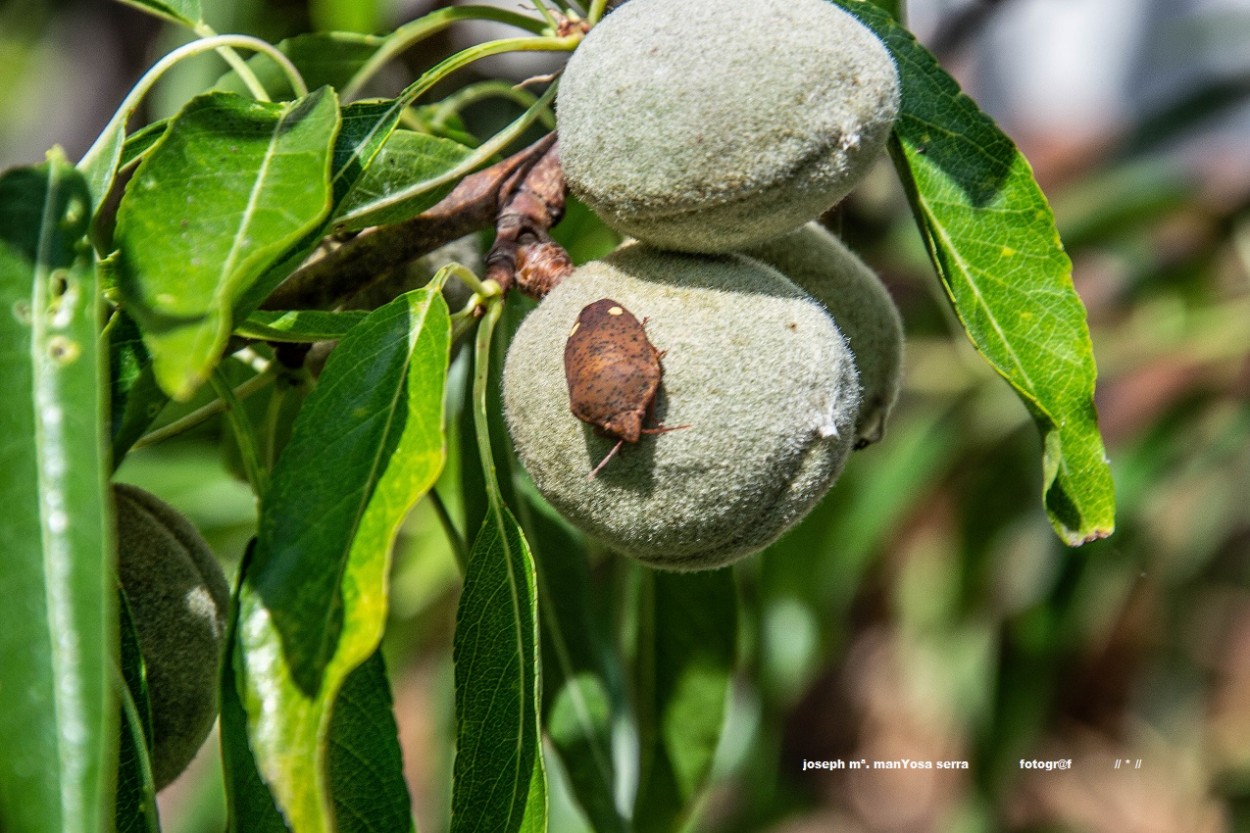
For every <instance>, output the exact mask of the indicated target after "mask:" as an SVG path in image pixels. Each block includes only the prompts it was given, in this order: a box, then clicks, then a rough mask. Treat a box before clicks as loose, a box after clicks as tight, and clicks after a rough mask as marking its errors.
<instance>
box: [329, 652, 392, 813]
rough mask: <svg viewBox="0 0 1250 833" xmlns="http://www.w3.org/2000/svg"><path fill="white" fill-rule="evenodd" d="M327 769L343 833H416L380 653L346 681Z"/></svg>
mask: <svg viewBox="0 0 1250 833" xmlns="http://www.w3.org/2000/svg"><path fill="white" fill-rule="evenodd" d="M362 762H367V764H366V765H363V766H362ZM326 768H327V769H328V770H329V776H330V787H331V792H332V795H333V799H334V817H335V819H337V820H338V829H339V833H404V831H411V830H412V829H413V823H412V810H411V807H410V804H411V802H410V800H409V797H408V786H407V784H406V783H405V782H404V761H403V754H402V753H401V752H400V749H399V729H398V727H397V726H396V725H395V712H394V700H393V699H392V697H391V687H390V683H389V682H388V681H387V678H386V663H385V662H384V661H383V660H382V653H381V651H374V653H373V655H372V656H371V657H369V658H368V659H367V660H365V661H364V662H363V663H361V664H360V665H359V666H357V667H356V669H355V670H354V671H352V672H351V673H350V674H348V675H347V679H346V680H344V681H343V688H342V690H341V691H339V696H338V699H336V700H335V701H334V713H333V714H332V715H331V717H330V740H329V757H328V759H327V761H326Z"/></svg>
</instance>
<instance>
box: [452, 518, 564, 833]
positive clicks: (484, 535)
mask: <svg viewBox="0 0 1250 833" xmlns="http://www.w3.org/2000/svg"><path fill="white" fill-rule="evenodd" d="M453 658H454V661H455V666H456V762H455V769H454V772H453V776H452V777H453V782H452V797H451V813H452V815H451V830H452V833H512V831H542V830H546V816H547V787H546V774H545V772H544V770H543V761H542V738H541V735H540V730H539V726H538V714H539V698H540V696H541V691H540V689H541V684H540V682H539V676H538V675H539V664H538V663H539V654H538V605H537V589H536V586H535V577H534V560H533V557H532V555H531V554H530V550H529V546H528V545H527V543H526V541H525V535H524V533H522V531H521V528H520V526H518V525H517V522H516V519H514V518H513V517H512V513H511V512H509V511H508V509H507V508H506V507H504V506H502V505H496V506H495V507H493V508H492V510H491V512H490V513H489V514H488V515H487V518H486V522H485V523H484V524H483V525H482V529H481V531H480V532H478V535H477V538H476V540H475V541H474V542H473V550H472V552H471V553H470V555H469V564H468V568H467V570H466V572H465V578H464V592H463V593H462V594H461V596H460V606H459V609H458V610H457V612H456V635H455V638H454V642H453Z"/></svg>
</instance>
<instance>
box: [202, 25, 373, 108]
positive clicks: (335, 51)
mask: <svg viewBox="0 0 1250 833" xmlns="http://www.w3.org/2000/svg"><path fill="white" fill-rule="evenodd" d="M384 42H385V38H382V37H379V36H377V35H359V34H356V33H355V32H309V33H306V34H302V35H296V36H295V37H292V38H287V39H285V40H282V41H279V42H278V43H277V44H276V45H277V47H278V51H279V52H281V53H282V54H283V55H286V56H287V57H288V58H290V59H291V63H292V64H294V65H295V68H296V69H298V70H299V72H300V75H302V76H303V77H304V82H305V83H306V84H307V85H308V88H309V89H310V90H315V89H317V88H318V87H321V86H330V87H334V88H335V89H336V90H341V89H342V88H343V86H344V85H345V84H347V82H348V81H350V80H351V78H352V76H353V75H355V74H356V71H357V70H359V69H360V68H361V67H362V66H364V65H365V62H366V61H368V60H369V59H370V58H371V57H373V54H374V53H375V52H377V51H378V47H379V46H381V45H382V44H383V43H384ZM247 63H248V66H249V67H251V69H252V72H254V73H255V74H256V77H257V79H258V80H259V81H260V83H261V85H262V86H264V88H265V89H266V90H267V91H268V92H269V94H270V95H271V96H272V97H273V98H274V99H278V100H281V99H286V98H292V97H293V96H294V91H293V90H292V89H291V84H290V81H289V80H288V79H287V76H286V73H284V72H283V71H282V69H281V68H280V67H279V66H278V65H277V64H275V63H274V62H273V61H272V60H271V59H270V58H268V57H266V56H264V55H253V56H252V57H251V58H249V59H248V61H247ZM216 89H218V90H220V91H222V92H230V93H239V94H240V95H245V94H247V93H248V89H247V85H246V84H244V83H243V81H242V80H241V79H240V78H239V76H238V75H237V74H236V73H235V72H234V71H233V70H232V71H230V72H227V73H226V74H225V75H223V76H222V77H221V78H220V79H218V81H217V86H216Z"/></svg>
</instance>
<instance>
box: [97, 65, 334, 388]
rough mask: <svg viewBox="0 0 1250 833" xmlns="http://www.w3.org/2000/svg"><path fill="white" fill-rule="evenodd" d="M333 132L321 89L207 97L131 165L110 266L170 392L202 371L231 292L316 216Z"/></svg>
mask: <svg viewBox="0 0 1250 833" xmlns="http://www.w3.org/2000/svg"><path fill="white" fill-rule="evenodd" d="M337 130H338V105H337V101H336V99H335V96H334V93H333V92H332V91H330V90H328V89H325V88H322V89H320V90H318V91H316V92H314V93H312V94H311V95H309V96H307V97H306V98H303V99H300V100H298V101H295V102H292V103H289V104H270V103H261V102H255V101H250V100H247V99H244V98H241V97H239V96H234V95H229V94H226V93H208V94H205V95H201V96H198V97H196V98H194V99H192V100H191V101H190V102H189V103H188V104H187V105H186V106H185V107H184V108H183V109H182V111H181V112H180V113H179V114H178V116H177V117H176V118H175V120H174V122H173V123H172V124H171V125H170V127H169V129H168V130H167V131H166V132H165V135H164V136H163V137H162V138H161V140H160V141H159V142H158V143H157V145H156V146H155V147H154V148H153V149H152V151H151V152H150V153H149V155H148V156H147V157H146V158H145V159H144V160H143V162H142V163H141V164H140V165H139V168H138V170H137V171H136V172H135V176H134V179H133V180H131V182H130V184H129V185H128V186H127V188H126V196H125V197H124V198H123V200H122V204H121V207H120V208H119V210H118V214H117V231H116V244H117V247H118V250H119V256H118V263H117V269H118V275H119V282H120V286H121V290H122V295H123V301H124V304H125V305H126V308H127V310H128V312H129V313H130V314H131V315H132V316H134V317H135V319H136V320H137V321H138V322H139V324H140V326H141V328H142V329H143V332H144V339H145V342H146V343H147V345H148V349H149V350H150V351H151V353H152V359H153V365H154V368H155V373H156V379H157V381H158V382H159V383H160V385H161V387H162V388H163V389H164V390H165V391H166V392H167V393H169V395H170V396H172V397H173V398H174V399H178V400H186V399H187V398H189V397H190V395H191V394H192V393H193V392H194V391H195V389H196V388H197V387H199V386H200V385H201V384H202V383H203V382H204V381H205V380H206V379H207V378H208V375H209V373H210V372H211V371H212V369H213V367H214V366H215V365H216V362H217V360H218V357H219V355H220V353H221V351H222V348H224V347H225V344H226V340H227V338H228V337H229V334H230V330H231V328H232V326H233V320H232V319H233V310H234V308H235V306H236V304H237V302H238V300H239V298H240V297H241V296H243V295H244V294H246V293H247V291H248V289H249V288H250V286H251V284H252V283H253V282H255V281H256V279H257V278H259V277H260V275H261V274H262V273H263V272H264V270H265V269H266V268H267V267H268V266H270V265H271V264H272V263H273V262H274V261H275V260H276V259H277V258H278V257H279V256H281V255H282V254H283V252H285V251H286V250H287V248H288V247H289V246H290V245H291V244H292V243H294V242H296V241H298V240H300V239H301V238H302V237H303V236H304V235H305V234H306V233H307V232H308V231H309V230H311V229H313V228H314V227H316V225H317V224H318V223H319V222H320V221H321V219H322V218H323V217H324V216H325V215H326V212H327V211H328V210H329V207H330V189H329V173H330V158H331V150H332V148H333V146H334V139H335V135H336V133H337Z"/></svg>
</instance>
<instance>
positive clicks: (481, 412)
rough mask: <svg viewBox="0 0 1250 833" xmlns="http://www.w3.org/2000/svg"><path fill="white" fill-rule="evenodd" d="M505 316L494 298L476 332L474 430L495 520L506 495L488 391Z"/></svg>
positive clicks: (483, 476) (501, 510)
mask: <svg viewBox="0 0 1250 833" xmlns="http://www.w3.org/2000/svg"><path fill="white" fill-rule="evenodd" d="M502 312H503V299H502V298H499V297H497V298H494V299H492V300H491V302H489V303H488V304H487V305H486V315H485V316H483V317H482V323H481V325H480V326H478V328H477V344H476V346H475V352H474V357H473V428H474V431H475V433H476V434H477V453H478V455H479V456H480V457H481V458H482V479H483V480H485V481H486V497H487V499H488V500H489V501H490V508H491V511H492V512H493V513H495V515H496V517H499V516H501V515H502V513H503V495H502V494H501V493H500V491H499V479H498V475H497V474H496V473H495V458H494V456H493V455H492V454H491V447H490V425H489V419H488V418H487V411H486V391H487V388H489V387H490V384H489V382H490V364H491V362H490V341H491V335H492V334H493V333H494V331H495V325H496V324H497V323H499V316H500V314H501V313H502Z"/></svg>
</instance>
